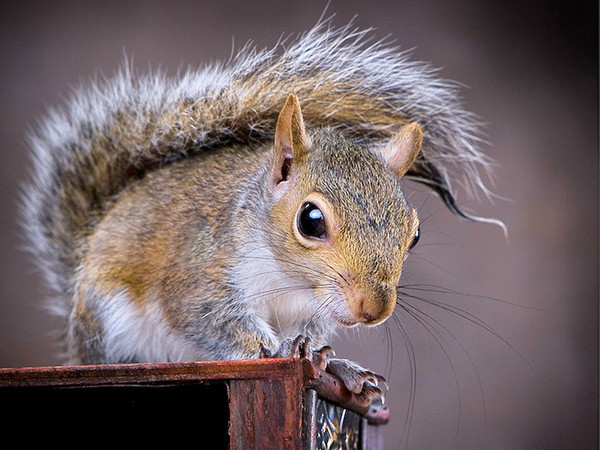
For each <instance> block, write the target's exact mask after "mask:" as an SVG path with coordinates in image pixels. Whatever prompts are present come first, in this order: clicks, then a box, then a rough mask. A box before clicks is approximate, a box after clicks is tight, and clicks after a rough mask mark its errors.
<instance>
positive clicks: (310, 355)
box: [260, 335, 334, 370]
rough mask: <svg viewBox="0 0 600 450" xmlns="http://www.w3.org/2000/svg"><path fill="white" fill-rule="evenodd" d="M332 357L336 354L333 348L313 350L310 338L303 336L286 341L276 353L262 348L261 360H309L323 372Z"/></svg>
mask: <svg viewBox="0 0 600 450" xmlns="http://www.w3.org/2000/svg"><path fill="white" fill-rule="evenodd" d="M332 356H334V353H333V350H332V349H331V347H328V346H325V347H321V348H320V349H318V350H313V348H312V345H311V341H310V338H309V337H306V336H302V335H300V336H298V337H296V338H293V339H292V338H287V339H284V340H283V341H281V343H280V344H279V348H278V349H277V350H275V351H273V350H270V349H268V348H266V347H264V346H261V348H260V358H288V357H294V358H307V359H308V360H310V362H311V363H313V364H314V365H315V366H316V367H318V368H319V369H321V370H325V369H326V368H327V363H328V361H329V359H330V357H332Z"/></svg>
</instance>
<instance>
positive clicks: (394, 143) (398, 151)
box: [381, 123, 423, 178]
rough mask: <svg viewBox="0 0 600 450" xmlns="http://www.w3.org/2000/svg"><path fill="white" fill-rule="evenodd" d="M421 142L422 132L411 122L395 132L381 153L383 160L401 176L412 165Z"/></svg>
mask: <svg viewBox="0 0 600 450" xmlns="http://www.w3.org/2000/svg"><path fill="white" fill-rule="evenodd" d="M422 144H423V132H422V131H421V127H420V126H419V125H418V124H417V123H411V124H409V125H406V126H405V127H403V128H402V129H401V130H400V131H399V132H398V133H396V134H395V135H394V136H393V137H392V138H391V139H390V141H389V142H388V143H387V145H386V146H385V147H384V148H383V149H382V151H381V154H382V156H383V159H384V161H385V162H386V163H387V164H388V165H389V167H390V169H392V170H393V171H394V173H395V174H396V176H397V177H398V178H402V177H403V176H404V175H405V174H406V173H407V172H408V170H409V169H410V168H411V167H412V165H413V164H414V162H415V160H416V159H417V156H418V155H419V152H420V151H421V145H422Z"/></svg>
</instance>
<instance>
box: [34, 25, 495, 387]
mask: <svg viewBox="0 0 600 450" xmlns="http://www.w3.org/2000/svg"><path fill="white" fill-rule="evenodd" d="M369 36H370V31H369V30H357V29H352V28H351V27H350V26H346V27H342V28H333V27H331V26H325V25H324V24H323V23H320V24H318V25H316V26H315V27H314V28H312V29H311V30H309V31H308V32H306V33H304V34H303V35H301V36H300V37H299V38H298V39H297V40H296V41H295V42H292V43H291V44H287V45H285V46H282V45H281V44H277V45H276V46H275V47H274V48H272V49H266V50H257V49H255V48H252V47H250V46H246V47H245V48H243V49H242V50H241V51H240V52H239V54H238V55H237V56H235V57H233V58H232V59H231V60H230V61H229V63H227V64H214V65H210V66H206V67H205V68H202V69H198V70H189V71H188V72H186V73H184V74H182V75H179V76H178V77H176V78H169V77H167V76H166V75H165V74H163V73H148V74H145V75H140V74H135V73H134V71H133V70H132V68H131V67H130V65H129V64H128V63H126V64H125V66H124V67H123V68H122V69H121V70H120V71H119V72H118V73H117V74H116V75H115V77H114V78H112V79H108V80H104V81H103V82H96V83H94V84H92V85H91V86H90V87H88V88H85V87H84V88H81V89H79V90H78V91H76V92H75V93H74V95H73V97H72V98H71V99H70V100H68V101H67V102H66V105H65V106H64V108H63V109H60V110H59V109H55V110H51V111H50V112H49V113H48V115H47V116H46V118H45V119H44V121H42V122H41V124H40V126H39V127H38V128H37V131H35V132H33V133H31V135H30V143H31V147H32V152H31V153H32V156H33V158H32V161H33V162H32V164H33V174H32V180H31V182H30V183H29V185H28V186H26V188H25V195H24V198H23V204H24V222H25V230H26V233H27V236H28V238H29V242H30V245H31V248H32V251H33V252H34V253H35V255H36V259H37V262H38V264H39V266H40V268H41V270H42V272H43V274H44V275H45V277H46V278H47V281H48V283H49V285H50V287H51V288H52V289H53V290H54V291H55V292H56V293H57V296H58V297H60V298H61V300H60V301H59V302H58V304H59V305H60V308H59V309H60V314H61V315H62V317H63V318H64V319H65V322H66V325H65V329H64V339H63V341H64V353H65V363H67V364H71V365H75V364H103V363H122V362H156V361H188V360H219V359H245V358H257V357H261V356H262V357H264V356H272V357H277V356H289V355H291V354H298V352H300V351H302V352H303V353H304V354H313V355H315V356H314V359H315V361H319V363H320V364H323V365H324V366H326V367H327V370H329V371H331V372H332V373H334V374H337V375H339V376H340V377H341V378H342V379H343V381H344V382H345V383H346V385H347V386H348V387H349V388H350V389H352V390H353V391H354V392H364V391H369V389H371V391H369V392H372V389H373V385H376V384H377V380H380V379H381V377H379V376H378V375H376V374H374V373H373V372H370V371H369V370H367V369H362V368H361V367H360V366H358V365H355V364H354V363H352V362H350V361H346V360H341V359H336V358H334V357H333V353H332V352H330V350H331V349H330V348H328V347H327V346H326V344H327V341H328V339H329V338H330V336H331V334H332V333H333V332H334V331H335V330H336V329H338V328H340V327H353V326H357V325H365V326H374V325H377V324H379V323H382V322H383V321H385V320H386V319H387V318H388V317H390V315H391V314H392V312H393V310H394V307H395V306H396V302H397V301H398V296H397V292H396V290H397V285H398V283H399V280H400V276H401V273H402V266H403V262H404V260H405V258H406V257H407V255H408V254H409V252H410V249H411V248H412V247H413V246H414V245H415V244H416V242H417V240H418V239H419V235H420V227H419V219H418V215H417V211H416V210H415V209H413V208H412V207H411V206H409V204H408V202H407V200H406V198H405V195H404V194H403V186H402V184H403V180H404V179H413V180H416V181H417V182H420V183H423V184H425V185H426V186H428V187H430V188H431V189H432V190H433V191H434V192H435V193H436V194H438V195H439V196H440V198H441V199H442V201H443V202H444V203H445V204H446V205H447V206H448V208H449V209H450V210H451V211H452V212H454V213H455V214H457V215H459V216H461V217H463V218H466V219H470V220H475V221H481V222H494V220H493V219H485V218H480V217H476V216H472V215H469V214H467V213H466V212H465V211H463V209H461V208H460V207H459V206H458V204H457V202H456V196H455V195H454V193H453V188H452V185H451V183H450V180H451V179H455V180H458V181H457V182H460V181H461V174H462V179H463V180H465V181H466V182H465V183H464V184H463V186H464V187H465V188H467V189H470V190H471V191H477V190H478V191H481V192H484V193H485V194H486V195H488V194H489V190H488V189H487V187H486V186H485V183H484V182H483V176H482V173H488V174H489V173H491V169H490V168H491V160H490V159H489V158H488V157H487V156H486V155H484V154H483V153H482V152H481V151H480V150H479V148H478V147H479V143H480V141H481V140H482V139H481V136H480V135H481V133H480V124H479V123H478V121H477V119H476V118H475V116H474V115H473V114H471V113H469V112H467V111H465V110H464V109H463V107H462V104H461V101H460V99H459V95H458V85H457V84H456V83H452V82H450V81H447V80H444V79H441V78H440V77H439V76H438V75H437V71H436V70H435V69H433V68H432V67H430V66H429V65H428V64H426V63H418V62H413V61H411V60H409V57H408V55H407V54H406V53H405V52H399V51H398V50H397V49H395V48H393V47H390V46H388V45H387V44H386V43H385V42H377V43H375V44H373V43H370V42H369ZM282 47H283V50H282V51H280V49H281V48H282ZM309 349H310V350H309ZM314 349H318V350H314ZM311 352H312V353H311ZM374 389H375V390H376V388H374Z"/></svg>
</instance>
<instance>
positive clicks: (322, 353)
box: [260, 335, 386, 401]
mask: <svg viewBox="0 0 600 450" xmlns="http://www.w3.org/2000/svg"><path fill="white" fill-rule="evenodd" d="M260 357H261V358H286V357H295V358H307V359H309V360H310V362H311V363H312V364H314V365H315V366H316V367H318V368H319V369H321V370H325V371H327V372H329V373H331V374H333V375H335V376H336V377H338V378H339V379H340V380H342V382H343V383H344V385H345V386H346V388H347V389H348V390H349V391H351V392H352V393H354V394H356V395H357V396H358V397H359V398H362V399H364V400H368V401H373V400H374V399H375V398H379V399H381V400H383V391H382V389H381V387H380V386H381V385H382V384H383V385H385V384H386V380H385V378H384V377H383V376H381V375H379V374H376V373H375V372H372V371H371V370H369V369H365V368H364V367H361V366H359V365H358V364H356V363H354V362H352V361H349V360H347V359H340V358H335V352H334V351H333V349H332V348H331V347H329V346H324V347H321V348H319V349H313V348H312V346H311V341H310V338H309V337H305V336H302V335H300V336H297V337H296V338H287V339H284V340H283V341H281V343H280V344H279V348H277V350H275V351H273V350H270V349H267V348H265V347H264V346H261V351H260Z"/></svg>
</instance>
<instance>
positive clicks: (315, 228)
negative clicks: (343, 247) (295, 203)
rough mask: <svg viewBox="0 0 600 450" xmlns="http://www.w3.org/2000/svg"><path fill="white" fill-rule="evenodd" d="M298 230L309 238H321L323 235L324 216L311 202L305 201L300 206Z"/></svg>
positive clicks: (324, 229)
mask: <svg viewBox="0 0 600 450" xmlns="http://www.w3.org/2000/svg"><path fill="white" fill-rule="evenodd" d="M298 230H299V231H300V233H302V234H303V235H304V236H306V237H309V238H322V237H323V236H324V235H325V231H326V228H325V217H324V216H323V212H322V211H321V210H320V209H319V208H317V206H315V205H314V204H313V203H310V202H307V203H305V204H303V205H302V207H301V208H300V213H299V214H298Z"/></svg>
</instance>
